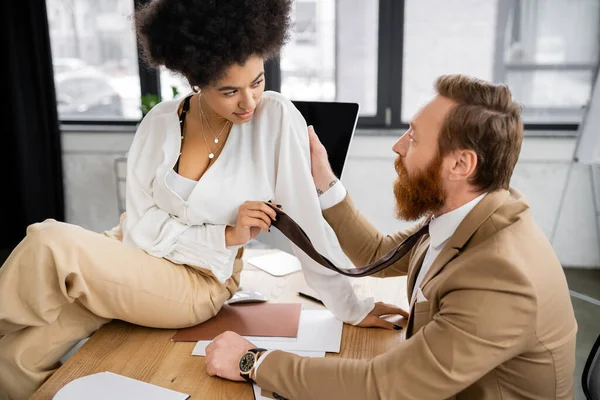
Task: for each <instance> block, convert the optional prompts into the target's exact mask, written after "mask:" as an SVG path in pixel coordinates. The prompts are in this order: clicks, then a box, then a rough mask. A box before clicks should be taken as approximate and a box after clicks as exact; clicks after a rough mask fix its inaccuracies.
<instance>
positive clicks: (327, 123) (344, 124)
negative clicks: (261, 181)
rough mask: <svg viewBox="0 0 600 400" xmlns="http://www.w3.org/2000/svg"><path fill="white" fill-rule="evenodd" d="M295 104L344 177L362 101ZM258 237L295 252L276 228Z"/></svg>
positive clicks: (301, 102) (339, 176)
mask: <svg viewBox="0 0 600 400" xmlns="http://www.w3.org/2000/svg"><path fill="white" fill-rule="evenodd" d="M292 103H293V104H294V105H295V106H296V108H297V109H298V111H300V113H301V114H302V116H303V117H304V119H305V120H306V124H307V125H312V126H313V127H314V128H315V132H316V133H317V136H318V137H319V140H320V141H321V143H323V146H325V149H327V155H328V156H329V163H330V164H331V168H332V169H333V172H334V173H335V175H336V176H337V177H338V178H340V180H341V179H342V177H343V172H344V165H345V164H346V160H347V158H348V151H349V150H350V144H351V143H352V138H353V137H354V132H355V130H356V123H357V122H358V116H359V112H360V106H359V104H358V103H343V102H324V101H292ZM284 208H285V205H284ZM255 240H256V241H257V242H259V243H260V244H262V245H263V246H264V247H270V248H276V249H279V250H282V251H285V252H287V253H290V254H294V253H293V251H292V246H291V244H290V241H289V239H288V238H286V237H285V236H283V234H282V233H281V232H279V231H278V230H277V229H273V230H271V232H270V233H266V232H263V233H261V234H260V235H259V236H258V237H257V238H256V239H255Z"/></svg>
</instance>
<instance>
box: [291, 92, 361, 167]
mask: <svg viewBox="0 0 600 400" xmlns="http://www.w3.org/2000/svg"><path fill="white" fill-rule="evenodd" d="M292 103H294V105H295V106H296V108H297V109H298V110H299V111H300V113H301V114H302V116H303V117H304V119H305V120H306V124H307V125H312V126H314V128H315V132H317V136H318V137H319V139H320V140H321V143H323V146H325V149H327V155H328V156H329V162H330V164H331V168H332V169H333V172H334V173H335V175H336V176H337V177H338V178H339V177H341V176H342V171H343V169H344V164H345V163H346V159H347V157H348V150H349V149H350V143H351V141H352V137H353V136H354V130H355V128H356V122H357V121H358V113H359V105H358V104H357V103H339V102H320V101H292Z"/></svg>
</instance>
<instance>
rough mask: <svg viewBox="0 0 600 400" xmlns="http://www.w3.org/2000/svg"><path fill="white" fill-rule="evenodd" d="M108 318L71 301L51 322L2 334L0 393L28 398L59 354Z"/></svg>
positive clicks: (50, 371) (56, 364) (57, 363)
mask: <svg viewBox="0 0 600 400" xmlns="http://www.w3.org/2000/svg"><path fill="white" fill-rule="evenodd" d="M109 321H110V320H109V319H106V318H102V317H98V316H97V315H94V314H93V313H92V312H90V311H88V310H87V309H86V308H85V307H83V306H81V305H80V303H79V302H78V301H75V302H73V303H69V304H66V305H65V306H64V307H63V309H62V311H61V312H60V315H59V316H58V318H57V320H56V321H55V322H54V323H52V324H49V325H43V326H30V327H27V328H23V329H21V330H19V331H17V332H13V333H11V334H9V335H7V336H5V337H3V338H2V339H0V388H2V389H1V390H0V392H2V391H5V392H6V393H9V394H10V396H11V398H12V399H14V400H16V399H28V398H29V397H30V396H31V395H32V394H33V392H34V391H35V390H36V389H37V388H38V387H39V386H40V384H41V383H42V382H44V381H45V380H46V379H48V378H49V377H50V375H52V374H53V373H54V371H56V369H57V368H58V367H60V359H61V357H62V356H64V355H65V354H66V353H67V352H68V351H69V350H71V349H72V348H73V346H75V345H76V344H77V343H78V342H79V340H81V339H83V338H86V337H89V336H90V335H91V334H92V333H94V332H95V331H96V330H98V329H99V328H100V327H101V326H102V325H104V324H105V323H107V322H109ZM0 399H2V395H1V394H0Z"/></svg>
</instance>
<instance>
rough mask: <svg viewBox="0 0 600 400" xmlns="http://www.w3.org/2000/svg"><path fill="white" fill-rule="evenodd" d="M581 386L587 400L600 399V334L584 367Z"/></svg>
mask: <svg viewBox="0 0 600 400" xmlns="http://www.w3.org/2000/svg"><path fill="white" fill-rule="evenodd" d="M581 387H582V388H583V393H584V394H585V397H586V399H587V400H600V335H598V338H597V339H596V343H594V345H593V346H592V350H591V351H590V355H589V356H588V359H587V361H586V363H585V367H584V368H583V375H582V377H581Z"/></svg>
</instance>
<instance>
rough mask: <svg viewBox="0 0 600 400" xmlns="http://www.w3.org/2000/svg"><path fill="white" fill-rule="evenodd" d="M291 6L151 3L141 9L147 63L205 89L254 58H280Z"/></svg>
mask: <svg viewBox="0 0 600 400" xmlns="http://www.w3.org/2000/svg"><path fill="white" fill-rule="evenodd" d="M291 7H292V1H291V0H151V1H149V2H148V4H146V5H145V6H142V7H140V8H139V9H138V10H136V12H135V15H134V17H135V28H136V32H137V37H138V40H139V42H140V45H141V48H142V54H143V57H144V59H145V61H146V63H147V64H149V65H150V66H153V67H158V66H161V65H164V66H165V67H166V68H167V69H169V70H171V71H173V72H176V73H180V74H182V75H183V76H185V77H186V78H187V80H188V82H189V83H190V84H191V85H192V86H194V85H197V86H200V87H203V86H206V85H208V84H211V83H214V82H216V81H218V80H219V79H221V78H222V77H223V74H224V73H225V71H226V69H227V68H228V67H230V66H231V65H234V64H236V63H237V64H240V65H243V63H244V62H245V61H246V60H248V58H250V57H251V56H253V55H259V56H262V57H264V58H271V57H274V56H277V55H278V54H279V51H280V49H281V47H282V46H283V45H284V44H285V43H286V42H287V40H288V38H289V28H290V25H291V17H290V12H291Z"/></svg>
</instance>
